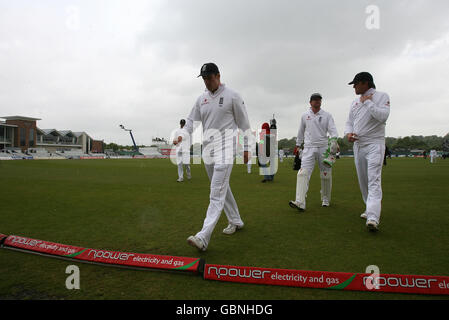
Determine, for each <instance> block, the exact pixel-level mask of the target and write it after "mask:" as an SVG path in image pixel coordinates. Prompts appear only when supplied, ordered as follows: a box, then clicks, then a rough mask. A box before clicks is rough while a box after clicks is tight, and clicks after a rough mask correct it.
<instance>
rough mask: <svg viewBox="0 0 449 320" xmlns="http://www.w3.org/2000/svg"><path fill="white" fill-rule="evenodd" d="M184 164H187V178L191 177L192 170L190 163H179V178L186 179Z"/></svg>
mask: <svg viewBox="0 0 449 320" xmlns="http://www.w3.org/2000/svg"><path fill="white" fill-rule="evenodd" d="M184 166H186V172H187V178H190V176H191V171H190V164H188V163H187V164H183V163H182V162H181V163H179V164H178V177H179V179H184V168H183V167H184Z"/></svg>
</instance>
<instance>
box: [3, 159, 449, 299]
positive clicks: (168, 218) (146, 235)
mask: <svg viewBox="0 0 449 320" xmlns="http://www.w3.org/2000/svg"><path fill="white" fill-rule="evenodd" d="M252 168H253V172H252V174H247V173H246V166H244V165H236V166H234V169H233V172H232V177H231V188H232V190H233V193H234V196H235V198H236V200H237V203H238V205H239V209H240V214H241V216H242V219H243V220H244V222H245V227H244V228H243V229H242V230H240V231H238V232H237V233H236V234H234V235H232V236H226V235H224V234H222V232H221V231H222V229H223V228H225V227H226V225H227V221H226V217H225V215H224V214H222V217H221V218H220V221H219V222H218V224H217V227H216V229H215V232H214V234H213V236H212V239H211V242H210V244H209V248H208V251H206V252H202V253H200V252H198V251H197V250H196V249H195V248H193V247H190V246H189V245H187V243H186V239H187V237H188V236H190V235H193V234H195V233H196V232H197V231H199V230H200V228H201V226H202V223H203V219H204V217H205V212H206V209H207V206H208V203H209V182H208V179H207V175H206V172H205V170H204V167H203V166H202V165H193V166H192V175H193V179H192V180H191V181H185V182H183V183H177V182H176V179H177V169H176V167H175V166H174V165H173V164H172V163H171V162H170V161H169V160H162V159H161V160H150V159H141V160H140V159H139V160H137V159H136V160H131V159H130V160H34V161H0V179H1V180H0V181H1V189H0V190H1V191H0V204H1V208H0V233H3V234H15V235H22V236H26V237H31V238H36V239H41V240H47V241H51V242H58V243H63V244H69V245H74V246H81V247H89V248H98V249H108V250H116V251H125V252H137V253H152V254H160V255H174V256H185V257H203V258H205V260H206V262H207V263H211V264H225V265H238V266H255V267H268V268H285V269H297V270H318V271H336V272H354V273H361V272H365V269H366V267H367V266H369V265H377V266H378V267H379V268H380V272H381V273H394V274H417V275H440V276H449V254H448V250H449V232H448V230H449V202H448V194H449V193H448V191H449V187H448V181H449V160H441V159H438V161H437V163H435V164H431V163H430V161H429V160H427V161H426V160H424V159H405V158H393V159H391V160H389V161H388V165H387V166H386V167H384V170H383V180H382V185H383V193H384V196H383V202H382V217H381V224H380V231H379V232H378V233H371V232H368V231H367V229H366V227H365V225H364V223H365V221H364V220H362V219H361V218H360V217H359V216H360V214H361V213H362V212H363V211H364V206H363V201H362V199H361V195H360V191H359V188H358V183H357V177H356V172H355V167H354V163H353V159H351V158H344V159H340V160H338V161H337V163H336V166H335V169H334V172H333V193H332V203H331V207H329V208H323V207H321V206H320V193H319V190H320V178H319V171H318V168H317V167H315V170H314V173H313V176H312V178H311V182H310V189H309V193H308V198H307V200H308V202H307V211H306V212H304V213H298V212H297V211H295V210H294V209H292V208H290V207H289V205H288V201H289V200H292V199H293V198H294V195H295V186H296V171H293V170H292V159H286V160H285V161H284V162H283V163H281V164H280V168H279V171H278V173H277V174H276V176H275V181H274V182H273V183H261V182H260V181H261V180H262V177H261V176H259V175H258V167H257V166H256V165H253V166H252ZM70 264H76V265H77V266H79V268H80V272H81V282H80V284H81V289H80V290H67V289H66V287H65V281H66V278H67V276H68V275H67V274H66V273H65V269H66V267H67V266H68V265H70ZM1 299H200V300H206V299H226V300H227V299H286V300H290V299H447V297H442V296H419V295H409V294H387V293H372V292H355V291H352V292H350V291H333V290H324V289H306V288H291V287H277V286H265V285H250V284H237V283H224V282H215V281H206V280H203V279H202V278H201V277H199V276H197V275H190V274H184V273H180V274H179V273H170V272H158V271H137V270H126V269H119V268H114V267H103V266H97V265H89V264H83V263H73V262H69V261H64V260H58V259H51V258H46V257H40V256H36V255H31V254H24V253H19V252H13V251H9V250H5V249H1V250H0V300H1Z"/></svg>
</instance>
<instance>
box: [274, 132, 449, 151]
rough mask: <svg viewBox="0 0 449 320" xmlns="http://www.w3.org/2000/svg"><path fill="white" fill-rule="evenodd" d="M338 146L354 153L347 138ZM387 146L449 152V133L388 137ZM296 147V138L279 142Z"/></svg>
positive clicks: (398, 149) (409, 149) (390, 148)
mask: <svg viewBox="0 0 449 320" xmlns="http://www.w3.org/2000/svg"><path fill="white" fill-rule="evenodd" d="M338 144H339V146H340V151H341V152H342V153H345V152H351V151H352V143H350V142H349V141H348V140H347V139H346V138H338ZM385 144H386V146H387V147H388V149H389V150H390V152H393V153H395V152H410V151H411V150H423V151H426V152H427V153H429V151H430V150H432V149H435V150H437V151H445V152H449V133H448V134H446V135H445V136H444V137H439V136H436V135H432V136H407V137H399V138H393V137H386V138H385ZM295 145H296V137H293V138H291V139H281V140H279V142H278V147H279V149H287V150H293V149H294V148H295Z"/></svg>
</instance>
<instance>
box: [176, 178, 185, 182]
mask: <svg viewBox="0 0 449 320" xmlns="http://www.w3.org/2000/svg"><path fill="white" fill-rule="evenodd" d="M183 181H184V179H183V178H179V179H178V180H176V182H183Z"/></svg>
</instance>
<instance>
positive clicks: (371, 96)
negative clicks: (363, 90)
mask: <svg viewBox="0 0 449 320" xmlns="http://www.w3.org/2000/svg"><path fill="white" fill-rule="evenodd" d="M372 98H373V94H370V95H368V96H361V97H360V102H361V103H365V101H366V100H372Z"/></svg>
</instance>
